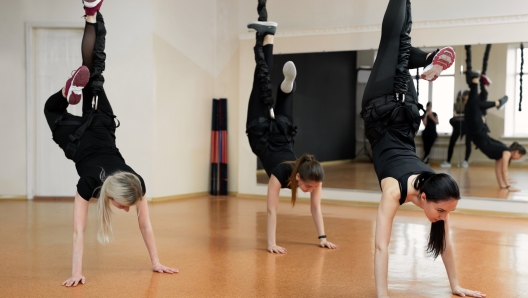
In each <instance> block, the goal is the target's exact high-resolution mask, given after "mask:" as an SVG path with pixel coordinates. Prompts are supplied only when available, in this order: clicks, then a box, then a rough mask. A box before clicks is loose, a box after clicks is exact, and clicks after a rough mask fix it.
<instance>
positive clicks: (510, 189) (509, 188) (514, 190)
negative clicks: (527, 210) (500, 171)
mask: <svg viewBox="0 0 528 298" xmlns="http://www.w3.org/2000/svg"><path fill="white" fill-rule="evenodd" d="M508 191H509V192H518V191H521V190H520V189H517V188H513V187H508Z"/></svg>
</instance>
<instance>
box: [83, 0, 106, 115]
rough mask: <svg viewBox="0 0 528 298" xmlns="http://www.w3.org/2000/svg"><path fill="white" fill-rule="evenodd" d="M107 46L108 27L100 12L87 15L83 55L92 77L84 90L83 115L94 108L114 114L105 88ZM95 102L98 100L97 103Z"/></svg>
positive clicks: (84, 62)
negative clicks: (104, 74) (104, 72)
mask: <svg viewBox="0 0 528 298" xmlns="http://www.w3.org/2000/svg"><path fill="white" fill-rule="evenodd" d="M85 5H86V4H85ZM87 11H88V10H87ZM105 44H106V27H105V23H104V18H103V15H102V14H101V13H100V12H99V11H97V12H94V15H87V16H86V25H85V29H84V35H83V40H82V45H81V53H82V58H83V65H85V66H86V67H88V68H89V69H90V74H91V75H90V81H89V83H88V86H87V88H84V89H83V98H84V99H85V100H84V101H83V114H86V113H90V112H91V111H92V110H93V109H94V107H95V108H97V109H98V110H102V111H105V112H107V113H110V114H113V110H112V106H111V105H110V102H109V101H108V97H107V96H106V93H105V92H104V88H103V84H104V77H103V71H104V69H105V60H106V54H105V52H104V50H105ZM94 100H96V102H95V103H94V102H93V101H94ZM92 104H94V106H92Z"/></svg>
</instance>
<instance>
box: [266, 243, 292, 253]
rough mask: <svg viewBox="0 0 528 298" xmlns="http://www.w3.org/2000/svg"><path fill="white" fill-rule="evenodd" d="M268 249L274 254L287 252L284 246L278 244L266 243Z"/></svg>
mask: <svg viewBox="0 0 528 298" xmlns="http://www.w3.org/2000/svg"><path fill="white" fill-rule="evenodd" d="M268 251H269V252H271V253H274V254H275V253H277V254H285V253H287V252H288V251H287V250H286V248H284V247H280V246H278V245H268Z"/></svg>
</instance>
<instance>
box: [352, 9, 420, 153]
mask: <svg viewBox="0 0 528 298" xmlns="http://www.w3.org/2000/svg"><path fill="white" fill-rule="evenodd" d="M408 13H410V2H409V1H408V0H390V1H389V4H388V6H387V10H386V11H385V15H384V17H383V23H382V27H381V40H380V44H379V47H378V55H377V58H376V61H375V62H374V66H373V68H372V71H371V73H370V77H369V80H368V82H367V86H366V88H365V93H364V94H363V100H362V104H361V105H362V109H363V111H366V110H369V107H372V106H373V105H375V106H378V105H380V104H383V102H384V101H385V98H387V97H388V96H391V95H394V94H395V82H396V73H397V68H398V67H399V66H401V65H400V64H399V57H400V55H401V53H400V49H401V43H403V42H404V41H402V40H403V39H402V36H403V35H404V34H405V32H402V31H403V29H404V28H408V25H409V24H407V23H406V22H409V20H410V16H409V15H407V14H408ZM409 42H410V40H409ZM426 57H427V53H426V52H423V51H421V50H419V49H417V48H413V47H411V48H410V54H409V57H408V64H407V69H405V71H404V75H405V76H407V77H408V83H407V93H406V94H405V102H406V103H407V104H411V105H415V106H417V105H418V97H417V95H416V88H415V87H414V83H413V81H412V79H411V74H410V73H409V69H413V68H419V67H424V66H425V64H426ZM378 102H379V103H378ZM362 116H363V119H364V121H365V128H366V130H367V131H368V130H369V129H370V128H372V127H375V126H376V123H377V122H379V121H381V119H378V120H372V117H369V115H365V114H363V112H362ZM415 122H416V123H415ZM419 122H420V119H412V117H410V118H409V117H402V118H401V119H400V120H396V121H393V124H392V125H390V126H391V129H400V130H406V131H408V130H409V128H412V127H413V125H419ZM404 134H407V132H404ZM411 137H412V138H414V134H413V135H412V136H411ZM371 145H373V144H372V143H371Z"/></svg>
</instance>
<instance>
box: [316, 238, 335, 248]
mask: <svg viewBox="0 0 528 298" xmlns="http://www.w3.org/2000/svg"><path fill="white" fill-rule="evenodd" d="M321 240H322V241H321V243H319V245H320V246H321V247H326V248H330V249H336V248H339V245H337V244H333V243H332V242H330V241H326V239H321Z"/></svg>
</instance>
